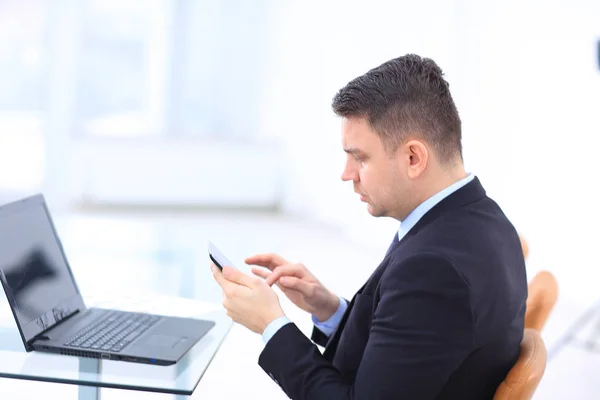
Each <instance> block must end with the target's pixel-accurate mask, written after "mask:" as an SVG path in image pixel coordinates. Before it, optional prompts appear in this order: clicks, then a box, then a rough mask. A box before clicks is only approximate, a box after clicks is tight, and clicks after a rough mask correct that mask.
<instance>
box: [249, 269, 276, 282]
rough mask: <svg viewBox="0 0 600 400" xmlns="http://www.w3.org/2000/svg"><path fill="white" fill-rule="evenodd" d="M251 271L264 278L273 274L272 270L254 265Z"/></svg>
mask: <svg viewBox="0 0 600 400" xmlns="http://www.w3.org/2000/svg"><path fill="white" fill-rule="evenodd" d="M251 271H252V273H253V274H254V275H256V276H259V277H261V278H263V279H266V278H267V277H268V276H269V275H271V274H272V272H271V271H269V270H267V269H264V268H259V267H252V269H251Z"/></svg>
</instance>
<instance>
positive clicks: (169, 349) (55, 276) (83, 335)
mask: <svg viewBox="0 0 600 400" xmlns="http://www.w3.org/2000/svg"><path fill="white" fill-rule="evenodd" d="M0 280H1V281H2V286H3V287H4V291H5V293H6V297H7V299H8V302H9V304H10V308H11V309H12V312H13V315H14V317H15V321H16V323H17V327H18V328H19V333H20V334H21V338H22V340H23V345H24V346H25V350H26V351H41V352H49V353H58V354H65V355H73V356H77V357H92V358H101V359H108V360H122V361H130V362H137V363H147V364H156V365H172V364H174V363H176V362H177V361H178V360H179V359H181V357H182V356H183V355H184V354H185V353H186V352H187V351H188V350H189V349H190V348H192V346H194V344H195V343H196V342H198V341H199V340H200V339H201V338H202V337H203V336H204V335H206V334H207V333H208V332H209V331H210V329H211V328H212V327H213V326H214V325H215V323H214V322H213V321H209V320H201V319H194V318H179V317H171V316H164V315H154V314H146V313H134V312H125V311H118V310H110V309H102V308H93V307H92V308H88V307H87V306H86V305H85V303H84V301H83V298H82V296H81V292H80V291H79V288H78V286H77V282H76V281H75V277H74V276H73V272H72V271H71V268H70V266H69V263H68V261H67V258H66V256H65V252H64V249H63V247H62V244H61V242H60V239H59V238H58V235H57V232H56V229H55V226H54V222H53V221H52V218H51V215H50V212H49V210H48V206H47V204H46V201H45V199H44V196H43V195H42V194H37V195H34V196H30V197H27V198H24V199H21V200H17V201H14V202H12V203H9V204H6V205H4V206H0Z"/></svg>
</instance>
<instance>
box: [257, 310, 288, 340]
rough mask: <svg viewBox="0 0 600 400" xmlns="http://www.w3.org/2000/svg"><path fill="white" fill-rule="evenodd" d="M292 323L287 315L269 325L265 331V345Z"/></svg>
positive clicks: (263, 336) (263, 335)
mask: <svg viewBox="0 0 600 400" xmlns="http://www.w3.org/2000/svg"><path fill="white" fill-rule="evenodd" d="M290 322H292V321H290V319H289V318H288V317H286V316H285V315H284V316H282V317H279V318H277V319H276V320H274V321H271V323H270V324H269V325H267V327H266V328H265V330H264V331H263V334H262V338H263V342H265V344H267V343H269V340H271V338H272V337H273V336H275V334H276V333H277V331H279V330H280V329H281V328H282V327H283V326H285V325H287V324H289V323H290Z"/></svg>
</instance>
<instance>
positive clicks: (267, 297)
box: [211, 264, 285, 335]
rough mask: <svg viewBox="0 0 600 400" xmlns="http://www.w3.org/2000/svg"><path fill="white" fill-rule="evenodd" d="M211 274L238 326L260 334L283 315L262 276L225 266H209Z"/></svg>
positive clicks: (271, 290) (275, 295)
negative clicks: (256, 276)
mask: <svg viewBox="0 0 600 400" xmlns="http://www.w3.org/2000/svg"><path fill="white" fill-rule="evenodd" d="M211 268H212V272H213V277H214V278H215V280H216V281H217V283H218V284H219V286H221V288H222V289H223V306H224V307H225V309H226V310H227V315H228V316H229V317H230V318H231V319H233V320H234V321H235V322H237V323H238V324H240V325H243V326H245V327H246V328H248V329H250V330H251V331H253V332H256V333H259V334H261V335H262V333H263V332H264V330H265V329H266V328H267V326H268V325H269V324H270V323H271V322H273V321H274V320H276V319H277V318H279V317H282V316H284V315H285V314H284V313H283V310H282V309H281V306H280V305H279V298H278V297H277V293H275V291H273V289H272V288H271V287H270V286H269V285H267V283H266V282H265V281H263V280H262V279H258V278H255V277H252V276H248V275H246V274H244V273H243V272H241V271H239V270H237V269H235V268H232V267H228V266H226V267H224V268H223V271H222V272H221V270H219V268H217V267H216V266H215V265H214V264H213V265H212V266H211Z"/></svg>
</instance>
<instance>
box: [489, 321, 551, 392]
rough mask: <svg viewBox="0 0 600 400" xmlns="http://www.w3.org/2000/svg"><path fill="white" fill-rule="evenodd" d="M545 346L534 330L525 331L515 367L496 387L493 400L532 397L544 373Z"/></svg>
mask: <svg viewBox="0 0 600 400" xmlns="http://www.w3.org/2000/svg"><path fill="white" fill-rule="evenodd" d="M546 357H547V353H546V346H545V345H544V341H543V340H542V337H541V336H540V333H539V331H537V330H535V329H525V332H524V335H523V340H522V341H521V352H520V354H519V358H518V360H517V362H516V363H515V365H514V366H513V367H512V368H511V370H510V371H509V372H508V375H506V379H504V381H503V382H502V383H501V384H500V386H498V389H497V390H496V393H495V395H494V400H528V399H531V398H532V397H533V394H534V393H535V390H536V389H537V387H538V385H539V383H540V381H541V380H542V376H543V375H544V372H545V371H546Z"/></svg>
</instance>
